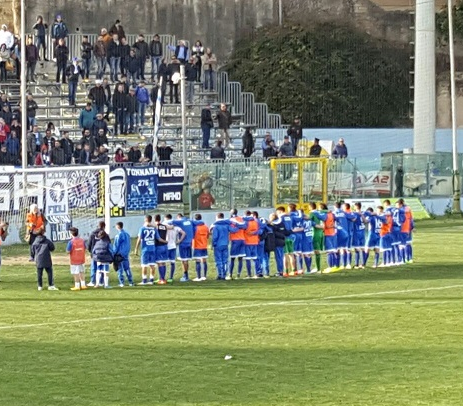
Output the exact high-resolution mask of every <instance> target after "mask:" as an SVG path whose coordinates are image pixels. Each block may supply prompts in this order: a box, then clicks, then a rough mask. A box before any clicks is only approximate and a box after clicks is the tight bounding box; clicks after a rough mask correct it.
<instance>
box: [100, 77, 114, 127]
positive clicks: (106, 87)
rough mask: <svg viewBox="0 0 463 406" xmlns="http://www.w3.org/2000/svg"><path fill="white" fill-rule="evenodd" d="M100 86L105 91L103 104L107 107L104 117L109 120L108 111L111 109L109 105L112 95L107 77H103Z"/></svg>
mask: <svg viewBox="0 0 463 406" xmlns="http://www.w3.org/2000/svg"><path fill="white" fill-rule="evenodd" d="M102 87H103V90H104V92H105V105H106V108H107V110H106V114H105V118H106V119H107V120H108V121H109V113H110V111H111V110H112V105H111V100H112V96H111V86H109V81H108V79H107V78H104V79H103V86H102Z"/></svg>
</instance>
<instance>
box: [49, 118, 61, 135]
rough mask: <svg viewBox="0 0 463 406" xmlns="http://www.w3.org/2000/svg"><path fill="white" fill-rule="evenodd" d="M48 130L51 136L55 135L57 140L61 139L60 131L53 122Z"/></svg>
mask: <svg viewBox="0 0 463 406" xmlns="http://www.w3.org/2000/svg"><path fill="white" fill-rule="evenodd" d="M47 130H50V132H51V135H54V136H55V137H56V138H59V137H60V136H61V133H60V132H59V129H58V128H56V127H55V125H54V124H53V123H52V122H51V121H50V122H49V123H48V124H47Z"/></svg>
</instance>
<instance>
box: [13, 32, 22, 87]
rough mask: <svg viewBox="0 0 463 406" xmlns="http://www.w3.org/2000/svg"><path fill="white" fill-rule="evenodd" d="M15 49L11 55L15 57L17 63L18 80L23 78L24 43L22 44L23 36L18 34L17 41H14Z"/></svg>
mask: <svg viewBox="0 0 463 406" xmlns="http://www.w3.org/2000/svg"><path fill="white" fill-rule="evenodd" d="M14 44H15V45H14V49H13V52H12V53H11V56H12V57H13V58H12V59H13V61H14V64H15V69H16V80H18V81H19V80H21V51H22V49H23V48H22V44H21V38H19V37H18V36H15V43H14Z"/></svg>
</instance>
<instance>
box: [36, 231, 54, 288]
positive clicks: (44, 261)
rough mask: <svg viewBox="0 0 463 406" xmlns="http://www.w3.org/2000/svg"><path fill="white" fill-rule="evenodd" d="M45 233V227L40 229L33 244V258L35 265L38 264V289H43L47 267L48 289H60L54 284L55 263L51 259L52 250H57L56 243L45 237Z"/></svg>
mask: <svg viewBox="0 0 463 406" xmlns="http://www.w3.org/2000/svg"><path fill="white" fill-rule="evenodd" d="M44 234H45V229H44V227H41V228H40V229H38V230H37V231H36V238H35V240H34V243H33V244H32V246H31V254H32V258H33V259H34V260H35V265H36V266H37V289H38V290H42V289H43V287H42V275H43V270H44V269H45V271H46V272H47V275H48V290H59V289H58V288H57V287H55V284H54V280H53V263H52V260H51V252H52V251H54V250H55V244H53V243H52V242H51V241H50V240H49V239H48V238H47V237H45V235H44Z"/></svg>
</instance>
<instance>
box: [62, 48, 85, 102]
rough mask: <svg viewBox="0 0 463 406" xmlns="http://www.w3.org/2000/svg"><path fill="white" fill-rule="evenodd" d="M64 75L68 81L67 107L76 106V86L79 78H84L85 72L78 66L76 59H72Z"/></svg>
mask: <svg viewBox="0 0 463 406" xmlns="http://www.w3.org/2000/svg"><path fill="white" fill-rule="evenodd" d="M66 74H67V77H68V79H69V94H68V99H69V105H70V106H75V105H76V92H77V84H78V83H79V76H81V77H82V79H83V78H84V75H85V72H84V70H83V69H82V67H81V66H80V65H79V61H78V59H77V58H76V57H74V58H72V63H71V65H69V66H68V67H67V68H66Z"/></svg>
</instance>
